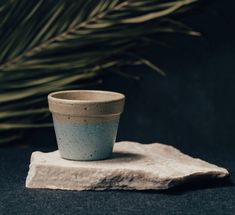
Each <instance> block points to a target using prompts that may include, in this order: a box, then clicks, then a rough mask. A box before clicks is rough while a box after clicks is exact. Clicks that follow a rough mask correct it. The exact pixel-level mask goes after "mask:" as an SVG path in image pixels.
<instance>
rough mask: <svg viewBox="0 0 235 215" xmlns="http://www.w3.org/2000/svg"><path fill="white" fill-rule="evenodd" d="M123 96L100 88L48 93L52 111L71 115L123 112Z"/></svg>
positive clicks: (116, 113)
mask: <svg viewBox="0 0 235 215" xmlns="http://www.w3.org/2000/svg"><path fill="white" fill-rule="evenodd" d="M124 102H125V96H124V95H123V94H121V93H116V92H110V91H101V90H67V91H59V92H54V93H51V94H49V95H48V103H49V109H50V111H51V112H52V113H58V114H62V115H72V116H104V115H118V114H121V113H122V112H123V107H124Z"/></svg>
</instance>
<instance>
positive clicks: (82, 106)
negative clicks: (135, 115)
mask: <svg viewBox="0 0 235 215" xmlns="http://www.w3.org/2000/svg"><path fill="white" fill-rule="evenodd" d="M124 102H125V96H124V95H123V94H120V93H116V92H109V91H96V90H69V91H59V92H55V93H51V94H49V95H48V103H49V109H50V111H51V112H52V116H53V122H54V128H55V133H56V139H57V143H58V148H59V152H60V155H61V157H62V158H65V159H70V160H101V159H105V158H108V157H110V156H111V155H112V150H113V144H114V142H115V140H116V135H117V130H118V124H119V118H120V115H121V113H122V112H123V108H124Z"/></svg>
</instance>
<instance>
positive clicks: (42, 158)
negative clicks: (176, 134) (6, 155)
mask: <svg viewBox="0 0 235 215" xmlns="http://www.w3.org/2000/svg"><path fill="white" fill-rule="evenodd" d="M228 174H229V173H228V171H227V170H226V169H224V168H221V167H218V166H216V165H213V164H210V163H207V162H205V161H202V160H200V159H195V158H192V157H190V156H188V155H186V154H183V153H182V152H180V151H179V150H177V149H176V148H174V147H172V146H168V145H164V144H159V143H154V144H147V145H144V144H140V143H135V142H127V141H125V142H119V143H115V146H114V152H113V156H112V158H110V159H107V160H102V161H71V160H65V159H62V158H60V155H59V152H58V151H54V152H49V153H43V152H33V154H32V156H31V164H30V169H29V172H28V176H27V179H26V187H28V188H50V189H63V190H105V189H125V190H132V189H134V190H145V189H154V190H159V189H168V188H170V187H173V186H175V185H178V184H182V183H185V182H187V181H188V180H192V179H193V180H200V179H202V178H205V177H206V178H222V177H225V176H228ZM195 183H196V182H195Z"/></svg>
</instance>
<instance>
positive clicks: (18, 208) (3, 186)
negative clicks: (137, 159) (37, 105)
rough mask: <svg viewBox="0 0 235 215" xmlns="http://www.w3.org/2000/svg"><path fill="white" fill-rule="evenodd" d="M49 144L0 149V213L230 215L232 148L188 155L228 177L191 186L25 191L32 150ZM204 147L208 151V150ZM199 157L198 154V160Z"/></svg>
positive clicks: (233, 204)
mask: <svg viewBox="0 0 235 215" xmlns="http://www.w3.org/2000/svg"><path fill="white" fill-rule="evenodd" d="M55 147H56V146H55V145H53V146H48V147H45V146H41V145H37V144H36V145H33V146H32V145H31V146H29V145H26V146H24V145H23V146H22V145H21V146H12V147H3V148H0V176H1V177H0V195H1V198H0V214H1V215H5V214H6V215H8V214H18V215H19V214H44V215H46V214H235V187H234V184H233V181H235V178H234V174H235V158H234V150H235V147H232V146H231V147H226V148H224V147H223V145H221V148H220V146H219V145H217V146H216V147H215V146H214V147H211V148H210V147H207V146H204V148H203V150H198V151H197V152H195V149H194V152H192V151H190V149H187V148H185V149H184V151H185V152H187V153H188V154H191V155H194V156H199V157H201V158H203V159H205V160H207V161H209V162H212V163H215V164H218V165H221V166H223V167H226V168H227V169H228V170H229V172H230V174H231V175H230V178H229V179H226V180H220V181H217V180H216V181H214V180H210V181H202V182H198V183H191V184H187V185H184V186H182V187H177V188H175V189H172V190H166V191H82V192H79V191H62V190H48V189H27V188H25V179H26V176H27V171H28V168H29V161H30V156H31V153H32V151H35V150H39V151H52V150H54V149H55ZM209 148H210V150H209ZM199 153H202V154H201V156H200V154H199Z"/></svg>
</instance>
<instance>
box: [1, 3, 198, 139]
mask: <svg viewBox="0 0 235 215" xmlns="http://www.w3.org/2000/svg"><path fill="white" fill-rule="evenodd" d="M193 2H195V0H167V1H166V0H165V1H163V0H148V1H146V0H109V1H107V0H80V1H75V0H74V1H67V0H58V1H52V0H49V1H46V0H31V1H26V0H5V1H2V2H1V3H0V16H1V17H3V19H1V20H0V104H1V105H0V132H2V131H4V130H11V129H27V128H32V127H43V126H49V124H48V119H47V117H48V111H47V109H46V106H47V104H46V101H45V100H46V95H47V94H48V93H49V92H52V91H56V90H62V89H66V88H69V87H70V88H72V87H76V88H78V87H79V85H74V83H78V82H79V81H80V80H84V79H90V78H93V77H96V76H98V75H99V74H101V73H102V72H104V71H117V70H118V68H120V67H122V66H124V65H136V64H144V65H146V66H148V67H150V68H151V69H153V70H155V71H157V72H158V73H160V74H164V73H163V71H162V70H160V69H159V68H158V67H157V66H155V65H153V64H152V63H151V62H150V61H149V60H148V59H144V58H143V57H142V56H138V55H137V54H136V50H137V48H138V47H139V48H141V49H142V48H143V47H144V46H145V45H146V44H147V43H149V41H150V40H149V41H148V40H147V39H146V38H148V37H149V36H151V35H153V34H160V33H172V32H180V33H186V34H189V35H193V36H198V35H199V34H198V33H197V32H194V31H193V30H191V29H190V28H188V27H187V26H185V25H183V24H181V23H179V22H177V21H174V20H173V17H175V16H176V15H177V14H179V13H180V12H181V10H185V8H187V7H188V6H190V5H191V4H192V3H193ZM139 41H141V46H138V44H139ZM72 84H73V85H72ZM0 135H1V133H0ZM11 139H12V138H6V140H11ZM13 139H14V138H13ZM1 142H3V141H1Z"/></svg>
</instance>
